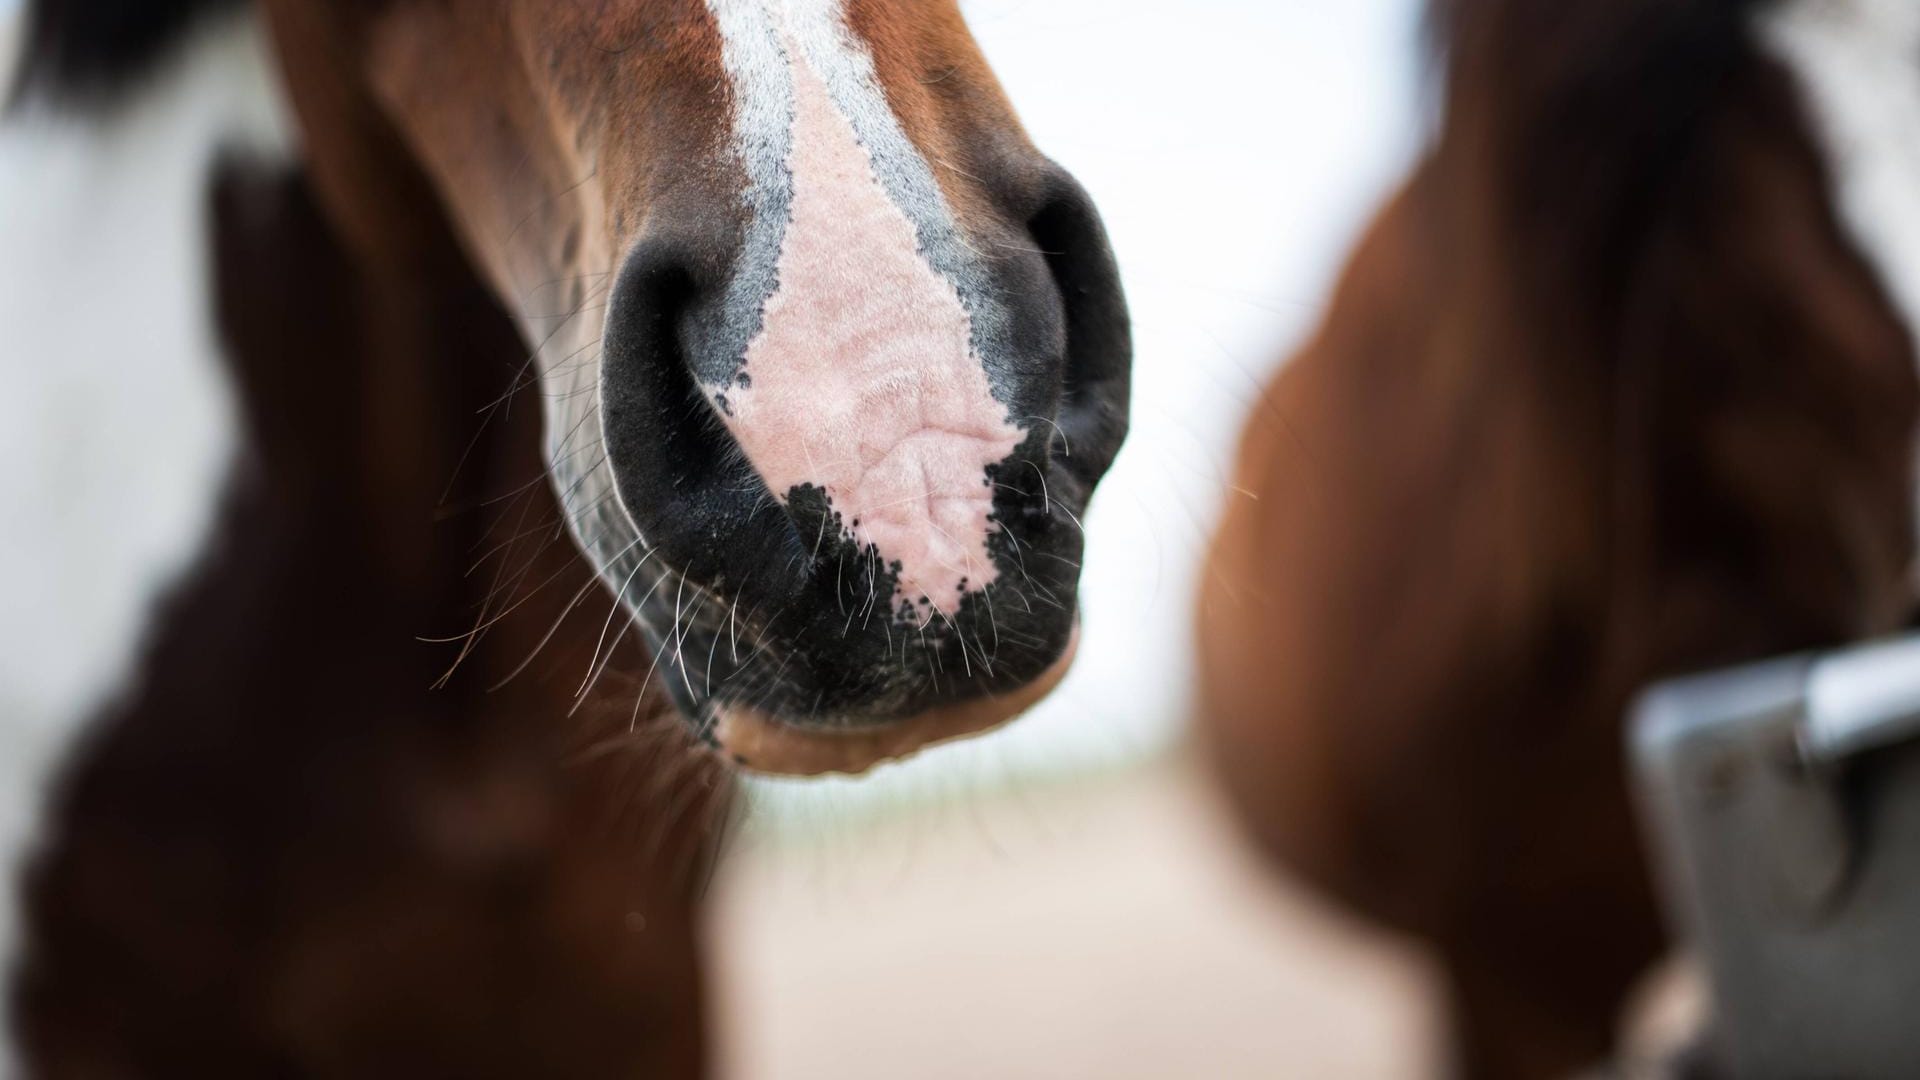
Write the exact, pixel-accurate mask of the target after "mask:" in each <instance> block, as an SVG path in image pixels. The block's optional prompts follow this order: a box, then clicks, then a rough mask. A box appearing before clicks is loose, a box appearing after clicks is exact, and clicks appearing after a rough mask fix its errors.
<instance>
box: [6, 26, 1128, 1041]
mask: <svg viewBox="0 0 1920 1080" xmlns="http://www.w3.org/2000/svg"><path fill="white" fill-rule="evenodd" d="M256 9H257V10H256ZM25 49H26V54H25V61H24V67H23V69H22V71H21V72H20V76H19V79H18V83H17V86H16V88H15V92H14V96H13V99H12V103H11V106H10V111H9V114H8V116H7V119H6V121H5V128H4V130H0V225H3V226H4V227H0V233H3V234H4V237H5V239H4V243H5V246H6V248H7V249H8V250H7V252H6V255H7V257H8V258H9V259H10V260H12V262H11V263H10V264H9V269H8V271H7V274H6V276H5V277H4V279H0V280H4V289H5V295H4V297H0V315H3V316H4V320H5V321H4V323H0V332H4V334H5V336H6V346H5V348H6V352H5V357H4V359H5V372H6V375H7V377H8V380H9V383H10V386H11V388H12V390H13V392H14V394H15V395H16V399H15V400H16V401H17V402H18V404H19V410H18V415H17V416H16V421H17V422H15V423H10V424H8V425H6V431H5V434H4V435H0V447H4V449H5V451H6V464H5V466H4V480H0V484H4V487H0V498H3V499H4V502H5V505H6V522H7V523H6V526H5V536H4V539H3V540H0V543H4V545H5V547H4V559H3V560H0V562H3V563H4V566H3V567H0V586H3V587H4V594H5V599H4V601H3V602H0V608H4V614H0V633H4V635H5V638H4V648H3V649H0V653H4V656H0V733H3V734H4V737H5V739H6V740H7V745H6V747H5V752H4V754H0V758H4V765H0V771H3V773H4V775H0V781H3V784H0V791H3V792H4V795H5V801H4V804H3V807H0V827H4V833H3V834H0V836H3V838H4V841H5V842H4V844H0V855H4V856H5V859H6V870H7V874H8V877H9V883H8V884H7V886H6V889H5V893H6V896H7V897H8V900H9V907H8V917H7V918H6V919H5V920H4V923H3V924H0V932H4V933H5V934H7V936H8V943H7V962H8V965H9V967H10V969H12V971H13V974H14V980H13V984H14V992H13V993H12V995H11V997H10V1000H11V1003H12V1004H11V1021H12V1030H13V1031H14V1032H15V1033H16V1038H15V1043H16V1052H17V1053H18V1054H19V1056H20V1057H22V1058H24V1060H25V1062H26V1064H25V1065H24V1066H23V1067H24V1068H27V1069H29V1070H30V1071H32V1072H33V1073H35V1074H42V1075H60V1076H64V1075H88V1076H94V1075H115V1076H117V1075H175V1076H216V1075H312V1074H325V1075H350V1076H368V1075H406V1076H428V1075H460V1076H484V1075H503V1076H534V1075H540V1076H552V1075H593V1076H609V1075H646V1076H687V1075H694V1074H697V1073H698V1072H699V1071H700V1069H701V1062H702V1059H703V1053H704V1044H703V1029H702V1024H701V998H702V991H701V987H700V980H699V966H698V956H697V948H696V945H695V936H694V933H693V929H694V927H693V921H694V917H695V900H696V897H697V893H698V891H699V889H700V885H701V878H702V875H703V873H704V872H705V867H706V866H707V865H708V862H709V860H710V858H711V855H712V852H713V848H714V845H715V843H716V841H715V831H716V830H715V826H716V824H717V823H718V822H719V821H720V820H721V818H722V815H723V814H724V811H725V806H726V803H727V797H726V796H727V792H728V790H729V787H730V779H729V777H730V768H731V767H732V766H734V765H744V766H746V767H749V768H753V769H758V770H763V771H770V772H793V773H817V772H827V771H849V772H852V771H860V770H862V769H865V768H867V767H869V766H871V765H873V764H876V763H877V762H879V761H882V760H885V759H888V758H892V757H897V756H901V755H905V754H908V753H911V752H913V751H914V750H916V749H918V748H919V747H921V746H922V745H925V744H927V743H929V742H932V741H935V740H939V739H944V738H951V737H955V736H958V735H963V734H967V733H970V732H973V731H977V730H980V729H982V728H985V727H988V726H991V725H993V724H996V723H999V722H1001V721H1003V720H1006V719H1008V718H1010V717H1011V716H1013V715H1014V714H1015V713H1017V712H1018V711H1020V710H1021V709H1022V708H1024V707H1025V706H1026V705H1027V704H1029V703H1031V702H1032V701H1033V700H1035V699H1036V698H1037V697H1039V696H1040V695H1042V694H1044V693H1045V692H1046V690H1047V689H1048V687H1050V686H1051V685H1052V683H1053V682H1054V681H1056V680H1057V679H1058V678H1059V677H1060V675H1061V674H1062V673H1063V671H1064V670H1065V668H1066V665H1067V664H1068V663H1070V661H1071V658H1072V651H1073V643H1074V640H1075V634H1076V615H1075V611H1076V603H1075V588H1076V584H1077V566H1078V561H1079V553H1080V543H1081V536H1080V533H1079V530H1078V526H1077V524H1075V518H1076V516H1077V515H1078V514H1079V513H1080V512H1081V511H1082V510H1083V509H1084V505H1085V502H1086V500H1087V498H1088V496H1089V495H1090V493H1091V490H1092V488H1093V486H1094V484H1095V483H1096V482H1097V480H1098V479H1099V478H1100V476H1101V475H1102V474H1103V473H1104V471H1105V469H1106V467H1107V465H1108V463H1109V462H1110V461H1111V459H1112V456H1113V454H1114V453H1115V452H1116V451H1117V449H1118V447H1119V443H1120V441H1121V439H1122V438H1123V436H1124V432H1125V426H1126V421H1125V417H1126V396H1127V381H1128V365H1129V361H1130V357H1129V347H1128V336H1127V323H1126V316H1125V309H1124V304H1123V302H1122V300H1121V297H1120V293H1119V289H1118V285H1117V281H1116V277H1115V272H1114V267H1113V263H1112V259H1111V256H1110V254H1109V253H1108V251H1107V248H1106V244H1105V240H1104V237H1103V234H1102V231H1101V228H1100V224H1099V221H1098V218H1097V217H1096V215H1095V214H1094V212H1093V210H1092V208H1091V206H1090V205H1089V204H1088V202H1087V200H1086V198H1085V196H1084V195H1083V194H1081V192H1080V190H1079V189H1078V187H1077V186H1075V185H1074V183H1073V182H1072V181H1071V180H1070V179H1069V178H1067V177H1066V176H1065V175H1064V174H1063V173H1061V172H1060V171H1059V170H1058V169H1057V168H1055V167H1054V166H1052V165H1051V164H1050V163H1048V162H1047V161H1046V160H1045V159H1043V158H1042V157H1040V156H1039V155H1038V153H1037V152H1036V151H1035V150H1034V149H1033V148H1032V147H1031V146H1030V144H1029V143H1028V141H1027V140H1026V137H1025V136H1024V134H1023V133H1022V132H1021V130H1020V128H1019V126H1018V124H1017V122H1016V121H1015V119H1014V118H1013V115H1012V112H1011V110H1010V108H1009V107H1008V105H1007V103H1006V101H1005V99H1004V98H1003V97H1002V95H1001V93H1000V91H999V89H998V87H997V85H996V84H995V82H994V80H993V77H992V75H991V73H990V72H988V70H987V69H986V67H985V65H984V63H983V61H982V59H981V57H980V56H979V54H978V52H977V51H976V49H975V47H974V45H973V44H972V41H971V39H970V37H969V36H968V34H967V31H966V29H965V27H964V25H963V24H962V23H961V21H960V18H959V15H958V13H957V12H956V10H955V9H954V6H953V5H952V3H951V2H950V0H845V2H844V3H842V2H839V0H766V2H762V0H705V2H701V0H539V2H532V0H528V2H520V0H474V2H472V3H460V4H448V3H438V2H430V0H364V2H360V0H356V2H332V0H328V2H319V0H261V2H260V3H258V4H257V5H246V4H243V3H240V2H238V0H139V2H134V0H39V2H37V3H34V4H32V5H31V6H30V9H29V14H28V24H27V28H26V41H25ZM283 101H284V102H285V103H286V104H287V105H289V106H290V115H289V116H283V115H281V113H280V108H281V104H282V102H283ZM529 349H531V350H532V355H531V357H530V358H529ZM421 638H427V639H429V640H428V641H426V642H423V641H421V640H420V639H421ZM435 638H437V639H438V640H439V642H440V643H439V644H435V643H434V642H433V640H432V639H435ZM49 778H51V780H52V782H51V784H50V785H49V784H48V783H45V782H44V781H46V780H48V779H49ZM23 852H24V853H25V866H26V868H27V873H26V884H25V888H24V893H23V897H24V903H23V910H22V913H21V914H20V916H19V917H18V918H17V919H15V918H14V917H13V916H12V914H11V912H12V904H11V901H12V899H13V897H14V895H15V891H16V889H15V886H14V884H13V883H12V881H11V878H12V876H13V872H14V870H15V869H16V866H17V865H18V864H19V863H20V860H21V859H22V857H23Z"/></svg>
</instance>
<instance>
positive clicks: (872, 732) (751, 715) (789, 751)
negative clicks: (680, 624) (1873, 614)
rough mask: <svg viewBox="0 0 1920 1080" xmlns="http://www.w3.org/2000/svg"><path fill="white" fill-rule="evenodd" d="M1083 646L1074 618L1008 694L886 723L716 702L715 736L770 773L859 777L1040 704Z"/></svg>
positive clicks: (734, 754)
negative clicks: (1060, 643) (1039, 668)
mask: <svg viewBox="0 0 1920 1080" xmlns="http://www.w3.org/2000/svg"><path fill="white" fill-rule="evenodd" d="M1079 647H1080V628H1079V626H1078V625H1077V624H1076V625H1075V627H1074V629H1073V634H1072V636H1071V637H1069V638H1068V640H1067V648H1066V651H1065V652H1064V653H1062V654H1061V656H1060V659H1059V660H1056V661H1055V662H1054V664H1053V666H1052V667H1049V668H1048V669H1047V670H1046V671H1044V672H1042V673H1041V674H1040V675H1039V677H1037V678H1036V679H1034V680H1033V681H1032V682H1030V683H1027V684H1026V685H1025V686H1022V687H1020V688H1019V689H1017V690H1014V691H1013V692H1011V693H1007V694H1000V695H995V696H989V697H982V698H977V699H974V700H972V701H963V702H959V703H956V704H950V705H943V706H941V707H939V708H935V709H930V710H928V711H927V712H923V713H920V714H919V715H917V716H911V717H908V718H907V719H905V720H899V721H893V722H890V723H886V724H875V725H871V726H859V727H833V728H828V727H820V726H802V725H800V724H796V723H793V722H792V721H789V720H786V719H783V718H781V717H778V716H775V715H772V714H769V713H767V712H764V711H762V710H759V709H754V708H749V707H744V706H737V705H726V704H720V705H716V706H715V707H714V725H713V738H714V741H715V743H716V744H717V745H718V746H719V749H720V752H721V753H722V754H724V755H726V756H727V758H728V759H730V760H731V761H733V762H734V764H736V765H738V766H739V767H740V768H741V769H743V770H745V771H747V772H752V773H760V774H764V775H768V776H794V777H808V776H827V775H831V774H836V773H839V774H845V775H849V776H857V775H860V774H862V773H865V772H868V771H869V770H871V769H874V768H876V767H877V766H880V765H883V764H886V763H888V762H892V761H901V760H904V759H906V758H909V757H912V756H913V755H915V754H917V753H919V752H920V751H922V750H925V749H927V748H928V747H931V746H937V745H939V744H941V743H946V742H953V741H956V740H959V739H965V738H969V737H971V736H975V735H980V734H984V733H985V732H988V731H992V730H994V729H995V728H999V727H1002V726H1004V725H1006V724H1008V723H1011V722H1012V721H1013V720H1014V719H1016V718H1018V717H1019V716H1020V715H1021V714H1022V713H1024V712H1026V711H1027V710H1028V709H1031V708H1033V706H1035V705H1037V704H1039V702H1040V701H1041V700H1042V699H1044V698H1045V697H1046V696H1047V695H1048V694H1050V693H1052V692H1053V690H1054V688H1055V687H1057V686H1059V685H1060V680H1062V679H1064V678H1065V677H1066V675H1067V672H1068V671H1069V670H1070V669H1071V668H1072V667H1073V661H1074V657H1075V656H1076V655H1077V654H1078V652H1079Z"/></svg>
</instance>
